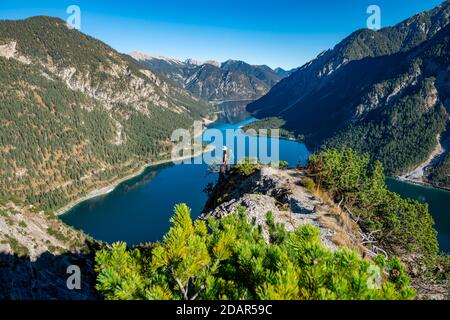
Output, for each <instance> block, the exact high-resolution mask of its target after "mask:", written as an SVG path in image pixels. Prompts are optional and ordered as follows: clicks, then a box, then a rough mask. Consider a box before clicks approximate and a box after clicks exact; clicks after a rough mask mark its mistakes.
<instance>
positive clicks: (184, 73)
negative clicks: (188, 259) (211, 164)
mask: <svg viewBox="0 0 450 320" xmlns="http://www.w3.org/2000/svg"><path fill="white" fill-rule="evenodd" d="M130 56H131V57H133V58H134V59H136V60H137V61H139V62H141V63H142V64H144V65H146V66H147V67H149V68H150V69H152V70H155V71H156V72H158V73H160V74H162V75H164V76H166V77H167V78H169V79H171V80H173V81H175V82H177V83H178V84H179V85H181V86H183V87H184V88H185V89H186V90H188V91H189V92H191V93H192V94H194V95H195V96H197V97H200V98H202V99H204V100H206V101H210V102H213V103H220V102H223V101H230V100H232V101H233V100H234V101H238V100H255V99H258V98H260V97H261V96H263V95H264V94H266V93H267V92H268V91H269V90H270V88H272V87H273V86H274V85H275V84H276V83H278V82H279V81H280V80H281V79H282V78H283V76H282V75H281V74H283V72H285V73H287V72H288V71H284V70H281V69H280V70H278V72H276V71H275V70H272V69H271V68H270V67H268V66H254V65H250V64H248V63H246V62H243V61H237V60H228V61H226V62H224V63H219V62H216V61H206V62H198V61H194V60H189V59H188V60H186V61H179V60H176V59H172V58H167V57H153V56H149V55H146V54H143V53H140V52H132V53H131V54H130Z"/></svg>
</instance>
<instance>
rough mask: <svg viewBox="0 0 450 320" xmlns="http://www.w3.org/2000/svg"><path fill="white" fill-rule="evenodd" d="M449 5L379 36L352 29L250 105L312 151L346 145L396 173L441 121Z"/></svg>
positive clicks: (422, 152) (429, 141) (433, 139)
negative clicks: (276, 118) (301, 137)
mask: <svg viewBox="0 0 450 320" xmlns="http://www.w3.org/2000/svg"><path fill="white" fill-rule="evenodd" d="M449 15H450V4H449V2H448V1H446V2H445V3H443V4H442V5H441V6H439V7H437V8H436V9H434V10H432V11H430V12H425V13H422V14H419V15H417V16H414V17H412V18H410V19H408V20H406V21H404V22H402V23H400V24H398V25H397V26H395V27H391V28H385V29H382V30H380V31H379V32H375V31H371V30H359V31H357V32H355V33H353V34H352V35H351V36H349V37H348V38H346V39H345V40H344V41H342V42H341V43H340V44H338V45H337V46H336V47H335V48H334V49H333V50H329V51H327V52H324V53H323V54H321V55H320V56H319V57H318V58H317V59H315V60H313V61H312V62H310V63H308V64H307V65H305V66H303V67H302V68H300V69H299V70H298V71H297V72H295V73H294V74H292V75H291V76H290V77H288V78H286V79H284V80H282V81H281V82H280V83H279V84H277V85H276V86H275V87H274V88H273V89H272V90H271V91H270V92H269V94H267V95H266V96H265V97H263V98H261V99H260V100H258V101H256V102H255V103H253V104H250V105H249V107H248V109H249V111H251V112H253V113H254V114H256V115H257V116H258V117H267V116H279V117H281V118H283V119H284V120H285V121H286V125H285V126H286V128H287V129H289V130H293V131H295V132H296V133H297V134H302V135H304V136H305V138H306V141H307V143H308V144H310V145H311V146H313V147H318V146H325V147H330V146H338V147H342V146H344V147H352V148H355V149H356V150H357V151H359V152H366V151H367V152H369V153H370V154H371V155H372V157H373V158H375V159H379V160H381V161H382V162H383V163H384V165H385V167H386V170H387V172H388V173H389V174H401V173H403V172H405V171H407V170H409V169H412V168H414V166H416V165H417V164H419V163H421V162H423V161H424V160H426V159H427V158H428V157H429V155H430V154H431V152H432V151H433V149H434V148H435V147H436V145H437V143H438V140H437V138H438V136H441V135H443V134H444V132H445V129H446V125H447V123H448V110H449V109H450V100H449V97H450V96H449V93H450V91H449V83H450V82H449V70H450V69H449V68H450V65H449V60H448V59H449V51H448V35H449V27H448V21H449Z"/></svg>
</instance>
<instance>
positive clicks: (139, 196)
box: [61, 119, 309, 245]
mask: <svg viewBox="0 0 450 320" xmlns="http://www.w3.org/2000/svg"><path fill="white" fill-rule="evenodd" d="M251 121H254V119H248V120H246V121H242V122H239V123H235V124H228V123H219V124H216V125H215V126H214V127H213V128H215V129H219V130H221V131H222V132H223V131H225V129H236V128H239V127H240V126H243V125H245V124H247V123H249V122H251ZM246 139H249V140H248V141H250V140H255V139H258V138H257V137H246ZM227 142H228V141H227ZM279 143H280V159H281V160H284V161H288V162H289V164H290V165H292V166H295V165H297V164H299V163H301V164H305V163H306V161H307V159H308V156H309V152H308V150H307V148H306V147H305V146H304V145H303V144H300V143H297V142H295V141H289V140H283V139H282V140H280V141H279ZM269 147H270V144H269ZM220 152H221V151H220ZM247 152H248V148H246V153H247ZM233 153H234V160H235V161H237V160H239V158H238V156H237V154H236V150H234V152H233ZM214 154H215V152H213V156H214ZM247 155H248V153H247ZM216 179H217V175H216V174H214V173H212V172H211V171H210V170H208V166H207V165H206V164H198V165H194V164H180V165H174V164H166V165H160V166H154V167H149V168H147V170H145V172H144V173H143V174H142V175H140V176H138V177H136V178H134V179H132V180H129V181H126V182H124V183H122V184H120V185H119V186H118V187H117V188H116V189H115V190H114V191H112V192H111V193H109V194H107V195H104V196H100V197H97V198H94V199H90V200H87V201H85V202H83V203H81V204H79V205H77V206H76V207H74V208H73V209H72V210H70V211H69V212H68V213H67V214H65V215H63V216H61V219H62V220H63V221H64V222H66V223H67V224H69V225H71V226H73V227H75V228H77V229H81V230H83V231H85V232H86V233H88V234H89V235H91V236H92V237H94V238H95V239H99V240H104V241H107V242H114V241H125V242H127V243H128V244H130V245H133V244H139V243H141V242H149V241H157V240H160V239H161V238H162V236H163V235H164V234H165V233H166V232H167V230H168V229H169V227H170V223H169V219H170V217H171V216H172V214H173V207H174V206H175V204H177V203H186V204H188V205H189V207H190V208H191V209H192V216H193V217H197V216H198V215H199V214H200V213H201V211H202V209H203V206H204V205H205V203H206V200H207V195H206V193H204V192H203V189H204V188H205V187H206V186H207V184H208V183H209V182H215V181H216Z"/></svg>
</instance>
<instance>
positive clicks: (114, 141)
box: [0, 17, 210, 210]
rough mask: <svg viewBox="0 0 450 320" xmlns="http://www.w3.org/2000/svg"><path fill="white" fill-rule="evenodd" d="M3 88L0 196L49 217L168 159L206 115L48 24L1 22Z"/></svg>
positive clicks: (83, 39) (78, 36)
mask: <svg viewBox="0 0 450 320" xmlns="http://www.w3.org/2000/svg"><path fill="white" fill-rule="evenodd" d="M0 86H1V88H2V90H1V91H0V123H1V126H0V153H1V157H2V161H1V163H0V184H1V185H2V188H1V189H0V196H1V197H2V198H4V199H6V200H8V199H12V198H15V199H16V200H18V201H20V202H24V203H27V204H34V205H36V206H37V208H38V209H44V210H53V209H56V208H58V207H61V206H63V205H65V204H67V202H68V201H69V200H72V199H74V198H77V197H79V196H80V195H82V194H85V193H86V192H87V191H91V190H92V189H93V188H95V187H99V186H104V185H105V184H106V183H108V182H111V181H112V180H115V179H117V178H119V177H121V176H124V175H126V174H130V173H132V172H135V171H136V170H137V169H138V168H139V167H140V166H142V165H143V164H144V163H148V162H150V161H153V160H158V159H161V158H163V157H165V156H166V154H167V152H168V151H169V148H170V146H171V144H170V141H169V139H170V135H171V133H172V131H173V130H174V129H177V128H183V127H184V128H186V127H189V126H190V125H191V124H192V123H193V121H194V120H196V119H201V118H203V117H206V116H207V115H208V114H209V112H210V109H209V107H208V106H207V105H206V104H205V103H203V102H201V101H200V100H199V99H197V98H194V97H193V96H192V95H191V94H189V93H187V92H186V91H185V90H183V89H181V88H179V87H177V86H175V85H173V84H172V83H168V82H166V81H165V80H163V79H161V78H160V77H159V76H157V75H156V74H154V73H153V72H152V71H150V70H148V69H145V68H144V67H142V66H139V65H138V64H137V63H135V62H133V61H131V60H129V59H128V58H127V57H124V56H122V55H120V54H119V53H117V52H116V51H114V50H113V49H111V48H110V47H108V46H107V45H105V44H103V43H101V42H100V41H97V40H95V39H92V38H90V37H88V36H86V35H84V34H82V33H79V32H77V31H75V30H69V29H68V28H67V26H66V24H65V22H63V21H61V20H59V19H54V18H48V17H36V18H31V19H27V20H23V21H0ZM4 201H5V200H4Z"/></svg>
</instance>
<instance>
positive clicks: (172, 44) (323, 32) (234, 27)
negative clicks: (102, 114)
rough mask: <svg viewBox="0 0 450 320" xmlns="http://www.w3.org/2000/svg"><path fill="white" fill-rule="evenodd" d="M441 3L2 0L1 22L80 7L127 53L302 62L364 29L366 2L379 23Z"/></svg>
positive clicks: (89, 26) (95, 28)
mask: <svg viewBox="0 0 450 320" xmlns="http://www.w3.org/2000/svg"><path fill="white" fill-rule="evenodd" d="M441 2H442V0H271V1H266V0H260V1H257V0H252V1H250V0H226V1H225V0H223V1H222V0H216V1H215V0H209V1H206V0H190V1H189V0H148V1H143V0H139V1H138V0H126V1H123V0H122V1H116V0H97V1H96V0H71V1H66V0H59V1H57V0H29V1H20V0H0V19H23V18H26V17H30V16H35V15H49V16H57V17H60V18H63V19H67V17H68V14H67V13H66V9H67V7H68V6H69V5H78V6H79V7H80V8H81V14H82V16H81V18H82V30H81V31H82V32H84V33H87V34H89V35H91V36H94V37H96V38H98V39H100V40H102V41H104V42H106V43H107V44H109V45H110V46H112V47H113V48H115V49H117V50H118V51H120V52H123V53H129V52H131V51H134V50H139V51H143V52H146V53H149V54H154V55H166V56H171V57H175V58H179V59H185V58H193V59H197V60H209V59H213V60H218V61H225V60H227V59H239V60H244V61H247V62H249V63H252V64H267V65H269V66H271V67H277V66H281V67H283V68H293V67H298V66H300V65H302V64H304V63H305V62H307V61H309V60H311V59H312V58H314V57H315V56H316V55H317V54H319V53H320V52H321V51H323V50H326V49H328V48H332V47H333V46H334V45H335V44H337V43H338V42H339V41H340V40H342V39H343V38H344V37H346V36H347V35H348V34H350V33H351V32H353V31H354V30H356V29H359V28H364V27H365V26H366V20H367V17H368V14H367V13H366V10H367V7H368V6H369V5H372V4H376V5H378V6H380V8H381V18H382V19H381V22H382V26H390V25H393V24H396V23H398V22H400V21H402V20H404V19H405V18H408V17H409V16H412V15H414V14H416V13H418V12H421V11H424V10H428V9H431V8H433V7H435V6H437V5H438V4H439V3H441Z"/></svg>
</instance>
